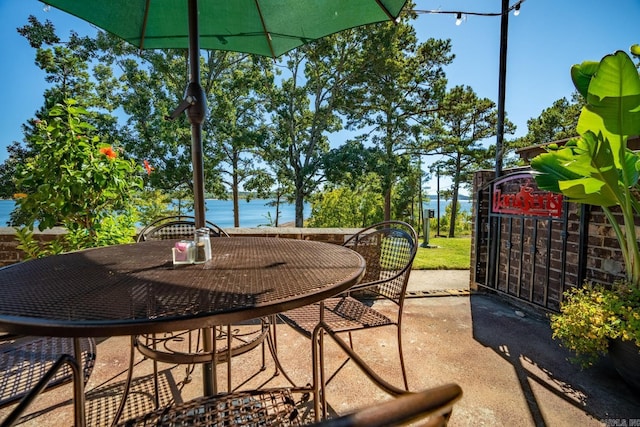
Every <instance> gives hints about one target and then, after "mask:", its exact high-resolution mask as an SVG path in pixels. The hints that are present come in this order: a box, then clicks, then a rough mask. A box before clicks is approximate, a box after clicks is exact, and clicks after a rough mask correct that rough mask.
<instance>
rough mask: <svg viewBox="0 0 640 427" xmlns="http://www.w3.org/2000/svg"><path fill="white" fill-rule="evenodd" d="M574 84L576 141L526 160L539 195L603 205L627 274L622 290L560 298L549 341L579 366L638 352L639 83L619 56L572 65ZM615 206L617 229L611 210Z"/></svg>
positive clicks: (624, 58) (596, 290) (576, 293)
mask: <svg viewBox="0 0 640 427" xmlns="http://www.w3.org/2000/svg"><path fill="white" fill-rule="evenodd" d="M571 77H572V79H573V82H574V85H575V86H576V89H577V90H578V92H580V94H581V95H582V96H584V97H585V99H586V105H585V107H584V108H583V109H582V112H581V114H580V119H579V120H578V126H577V130H578V132H579V133H580V137H579V138H577V139H574V140H571V141H569V142H568V143H567V144H566V145H565V146H564V147H562V148H559V147H558V146H552V147H550V148H549V151H548V152H547V153H543V154H541V155H539V156H537V157H536V158H534V159H533V160H532V161H531V167H532V168H533V169H534V170H536V171H537V172H538V174H537V175H536V182H537V183H538V186H539V187H540V188H543V189H546V190H549V191H555V192H559V193H562V194H563V195H564V196H565V197H566V198H567V199H568V200H569V201H573V202H577V203H586V204H592V205H597V206H600V207H601V208H602V210H603V212H604V214H605V215H606V217H607V219H608V221H609V223H610V224H611V226H612V228H613V230H614V232H615V235H616V237H617V239H618V243H619V245H620V249H621V251H622V255H623V259H624V263H625V267H626V271H625V272H626V284H616V285H614V286H613V289H606V288H604V287H602V286H595V287H587V288H586V289H576V290H571V291H569V292H567V293H565V297H566V300H565V301H563V303H562V305H561V307H560V309H561V312H560V314H558V315H556V316H553V318H552V328H553V330H554V336H555V337H558V338H560V339H561V340H562V341H563V343H564V344H565V346H567V347H568V348H570V349H572V350H573V351H575V352H576V354H577V355H578V357H579V358H581V360H582V361H583V363H584V364H589V363H591V362H593V360H594V359H595V358H597V357H598V354H599V353H602V352H604V351H605V350H606V349H607V348H608V340H609V339H614V338H622V339H623V340H634V341H635V342H636V344H639V345H640V319H639V317H640V315H639V314H638V313H639V312H640V252H639V250H638V241H637V239H636V229H635V217H636V216H637V215H640V204H639V203H638V199H637V191H638V190H640V187H639V185H638V178H639V174H638V171H639V170H640V156H639V155H638V154H636V153H634V152H633V151H631V150H630V149H629V148H628V147H627V138H628V137H629V136H631V135H640V76H639V75H638V70H637V69H636V66H635V65H634V64H633V62H632V61H631V58H629V56H628V55H627V54H626V53H625V52H622V51H618V52H616V53H614V54H611V55H607V56H605V57H604V58H602V60H601V61H600V62H599V63H596V62H592V61H586V62H583V63H582V64H579V65H574V66H573V67H572V69H571ZM613 206H617V207H619V208H620V211H621V213H622V224H620V223H619V222H618V219H617V218H616V216H614V214H613V213H612V211H611V209H610V208H611V207H613Z"/></svg>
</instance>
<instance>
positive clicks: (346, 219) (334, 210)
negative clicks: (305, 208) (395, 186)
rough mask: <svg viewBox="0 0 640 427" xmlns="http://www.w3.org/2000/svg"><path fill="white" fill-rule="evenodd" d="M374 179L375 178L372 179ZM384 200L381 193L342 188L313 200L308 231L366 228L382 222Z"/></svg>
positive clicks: (371, 190) (316, 196) (367, 188)
mask: <svg viewBox="0 0 640 427" xmlns="http://www.w3.org/2000/svg"><path fill="white" fill-rule="evenodd" d="M372 178H373V177H372ZM382 202H383V198H382V195H381V194H380V191H379V189H378V190H377V191H376V190H375V188H371V187H364V188H363V189H362V190H353V189H350V188H348V187H339V188H335V189H333V190H329V191H324V192H322V193H320V194H318V195H315V196H313V197H312V199H311V218H310V219H309V221H308V226H309V227H365V226H368V225H370V224H375V223H376V222H379V221H382V218H383V213H382Z"/></svg>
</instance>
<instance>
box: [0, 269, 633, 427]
mask: <svg viewBox="0 0 640 427" xmlns="http://www.w3.org/2000/svg"><path fill="white" fill-rule="evenodd" d="M468 285H469V273H468V271H414V272H412V277H411V283H410V286H409V289H408V291H409V295H410V296H411V298H409V299H408V301H407V303H406V306H405V310H406V311H405V316H406V317H405V319H404V321H405V323H404V327H403V339H404V345H405V358H406V362H407V370H408V376H409V386H410V388H411V389H412V390H418V389H423V388H428V387H433V386H437V385H440V384H444V383H448V382H456V383H458V384H459V385H460V386H461V387H462V389H463V391H464V396H463V398H462V400H460V401H459V402H458V403H457V404H456V406H455V408H454V411H453V416H452V418H451V421H450V424H449V425H451V426H454V427H455V426H483V425H485V426H601V425H640V396H639V395H638V393H637V392H634V391H633V390H631V389H630V388H628V387H627V386H626V384H625V383H624V382H623V381H622V380H621V379H620V377H619V376H618V375H617V374H616V373H615V371H614V370H613V368H612V366H611V364H610V362H609V360H608V359H606V358H605V359H603V360H602V361H601V363H600V364H598V365H597V366H595V367H593V368H591V369H588V370H584V371H582V370H580V368H579V367H577V366H575V365H572V364H570V363H569V362H568V361H567V358H568V357H569V356H570V354H569V353H568V352H567V351H565V350H564V349H562V348H561V347H559V345H558V343H557V342H556V341H553V340H552V339H551V332H550V330H549V326H548V322H547V321H546V320H545V319H544V318H543V317H541V316H540V315H539V314H537V313H534V312H530V311H526V310H523V309H522V308H516V307H514V306H512V305H510V304H508V303H507V302H505V301H504V300H502V299H500V298H499V297H497V296H493V295H486V294H481V293H469V292H467V290H468ZM375 304H376V306H377V307H379V308H380V309H381V310H390V309H392V305H390V304H388V303H385V302H382V301H376V302H375ZM354 346H355V349H356V350H357V351H358V353H360V354H361V355H363V356H364V359H365V360H366V361H367V363H369V364H370V366H372V367H373V368H374V369H376V370H377V371H378V372H379V373H380V374H381V376H382V377H383V378H385V379H387V380H388V381H390V382H391V383H393V384H395V385H397V386H398V387H401V386H402V377H401V373H400V368H399V362H398V355H397V351H396V344H395V331H394V329H393V328H384V329H381V330H380V331H379V332H375V333H370V332H365V333H360V334H355V335H354ZM278 348H279V354H280V359H281V361H282V363H283V365H284V366H285V368H286V369H287V371H288V372H289V374H290V375H291V376H292V377H293V379H294V380H295V381H296V382H299V384H306V383H307V382H309V381H310V377H309V372H310V352H311V345H310V342H309V341H308V340H307V339H306V338H304V337H302V336H301V335H299V334H298V333H297V332H295V331H294V330H292V329H290V328H289V327H288V326H285V325H282V326H279V328H278ZM97 352H98V353H97V360H96V366H95V368H94V372H93V374H92V376H91V379H90V381H89V383H88V385H87V406H86V410H87V416H88V419H89V425H96V426H102V425H108V424H109V422H110V420H111V419H110V417H111V416H112V415H113V413H114V412H115V409H116V407H117V405H118V403H119V395H120V393H121V391H122V382H123V381H124V378H125V372H126V368H127V366H128V354H129V339H128V338H127V337H115V338H109V339H106V340H101V341H100V343H99V344H98V350H97ZM266 361H267V368H266V370H264V371H261V372H257V373H256V367H259V366H260V362H261V352H260V351H259V350H253V351H252V352H250V353H248V354H246V355H243V356H239V357H237V358H234V359H233V362H232V366H233V372H234V374H233V380H234V387H238V386H240V385H241V384H242V387H243V388H255V387H260V386H265V387H271V386H278V385H285V384H286V382H285V379H284V377H283V375H279V376H276V377H273V375H272V374H273V372H274V364H273V361H272V360H271V359H270V358H269V357H267V359H266ZM327 361H328V362H327V364H328V370H331V371H332V370H335V369H336V368H338V367H339V366H340V364H341V363H342V362H343V361H344V356H343V355H342V354H341V353H340V351H339V350H338V349H337V348H336V347H334V346H332V345H329V346H328V348H327ZM160 366H161V372H160V380H161V400H162V402H170V401H171V400H176V401H185V400H188V399H190V398H192V397H195V396H198V395H199V394H201V392H202V386H201V380H200V378H201V377H200V368H199V367H196V368H195V371H194V372H193V374H192V381H190V382H188V383H185V382H184V378H185V370H184V369H185V368H184V367H183V366H179V367H171V366H169V365H160ZM134 372H135V379H134V383H133V390H132V392H131V395H130V397H129V400H128V401H127V403H128V404H127V408H126V410H125V414H124V418H128V417H130V416H133V415H134V414H136V413H142V412H146V411H148V410H151V409H152V408H153V400H152V389H153V388H152V387H153V385H152V384H153V383H152V381H151V372H152V364H151V362H149V361H143V360H142V357H141V356H140V355H139V354H136V367H135V371H134ZM218 372H219V381H220V384H221V389H222V390H224V389H225V388H226V374H225V373H226V368H225V367H224V365H219V367H218ZM327 396H328V401H329V405H330V410H331V411H333V413H336V414H344V413H346V412H350V411H352V410H354V409H355V408H358V407H361V406H365V405H367V404H372V403H374V402H379V401H383V400H386V399H390V397H389V396H388V395H386V394H385V393H384V392H382V391H380V390H379V389H377V388H376V387H375V386H374V385H373V384H372V383H371V382H370V381H369V380H368V379H367V378H366V377H365V376H364V375H362V374H361V373H360V371H359V370H358V368H357V367H356V366H355V365H354V364H353V363H347V364H346V365H344V366H343V367H342V368H341V369H340V371H339V372H338V373H337V375H336V376H335V377H334V378H333V379H332V381H331V382H330V384H329V386H328V389H327ZM70 397H71V387H70V386H62V387H59V388H57V389H55V390H52V391H49V392H46V393H45V394H43V395H42V396H41V397H39V399H38V400H37V401H36V402H35V403H34V405H33V407H32V408H31V409H30V412H29V413H28V414H27V415H26V416H25V417H24V418H23V420H22V421H21V422H20V424H19V425H22V426H50V425H51V426H53V425H55V426H68V425H71V424H72V423H73V421H72V420H73V418H72V407H71V401H70ZM11 408H12V407H9V408H5V409H3V410H0V419H4V417H5V416H6V414H7V411H8V410H10V409H11ZM634 422H635V424H633V423H634Z"/></svg>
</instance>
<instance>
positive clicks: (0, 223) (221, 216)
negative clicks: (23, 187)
mask: <svg viewBox="0 0 640 427" xmlns="http://www.w3.org/2000/svg"><path fill="white" fill-rule="evenodd" d="M269 202H270V200H265V199H252V200H251V201H249V202H247V201H245V200H242V201H240V226H241V227H258V226H266V225H269V220H268V219H267V216H268V213H270V214H271V218H275V214H276V210H275V208H274V207H271V206H267V203H269ZM448 204H449V202H448V201H444V200H440V216H441V217H442V216H444V214H445V207H446V206H447V205H448ZM460 205H461V209H462V210H463V211H466V212H469V211H471V201H466V200H462V201H461V202H460ZM14 206H15V203H14V201H13V200H0V227H4V226H6V224H7V222H8V221H9V215H10V214H11V211H12V210H13V208H14ZM424 206H425V209H433V210H434V211H435V210H436V207H437V204H436V201H435V200H433V201H431V202H429V203H425V204H424ZM206 207H207V212H206V217H207V219H208V220H210V221H212V222H214V223H216V224H218V225H219V226H220V227H222V228H226V227H233V202H232V201H231V200H216V199H207V200H206ZM183 214H185V215H188V214H190V212H183ZM310 214H311V207H310V206H309V205H308V204H306V205H305V209H304V217H305V219H307V218H308V217H309V215H310ZM294 220H295V207H294V205H293V204H288V203H286V204H281V205H280V221H279V223H280V224H281V225H282V224H284V223H287V222H291V221H294Z"/></svg>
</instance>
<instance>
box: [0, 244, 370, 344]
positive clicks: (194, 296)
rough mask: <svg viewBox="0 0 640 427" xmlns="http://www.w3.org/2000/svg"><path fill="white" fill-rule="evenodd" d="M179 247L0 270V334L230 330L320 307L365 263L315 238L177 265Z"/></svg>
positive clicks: (87, 254) (100, 251) (110, 250)
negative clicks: (292, 311) (311, 306)
mask: <svg viewBox="0 0 640 427" xmlns="http://www.w3.org/2000/svg"><path fill="white" fill-rule="evenodd" d="M175 242H176V241H172V240H162V241H150V242H142V243H135V244H128V245H117V246H107V247H102V248H93V249H87V250H83V251H78V252H71V253H66V254H62V255H55V256H49V257H45V258H40V259H35V260H29V261H25V262H22V263H18V264H13V265H11V266H8V267H5V268H3V269H0V331H6V332H10V333H18V334H26V335H47V336H67V337H81V336H82V337H102V336H115V335H134V334H142V333H153V332H170V331H175V330H181V329H196V328H202V327H208V326H214V325H221V324H228V323H233V322H236V321H242V320H248V319H252V318H257V317H262V316H266V315H270V314H275V313H279V312H282V311H286V310H289V309H291V308H295V307H299V306H302V305H306V304H311V303H314V302H317V301H320V300H322V299H324V298H327V297H329V296H332V295H335V294H337V293H340V292H342V291H344V290H346V289H347V288H349V287H350V286H352V285H354V284H356V283H357V282H358V281H359V280H360V279H361V277H362V275H363V274H364V270H365V261H364V259H363V258H362V257H361V256H360V255H359V254H357V253H356V252H355V251H352V250H350V249H348V248H345V247H342V246H339V245H334V244H329V243H323V242H316V241H309V240H296V239H283V238H269V237H232V238H224V239H223V238H219V239H212V243H211V246H212V259H211V260H210V261H207V262H206V263H203V264H188V265H175V266H174V265H173V262H172V255H171V248H172V247H173V246H174V244H175Z"/></svg>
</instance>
